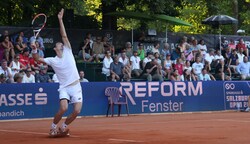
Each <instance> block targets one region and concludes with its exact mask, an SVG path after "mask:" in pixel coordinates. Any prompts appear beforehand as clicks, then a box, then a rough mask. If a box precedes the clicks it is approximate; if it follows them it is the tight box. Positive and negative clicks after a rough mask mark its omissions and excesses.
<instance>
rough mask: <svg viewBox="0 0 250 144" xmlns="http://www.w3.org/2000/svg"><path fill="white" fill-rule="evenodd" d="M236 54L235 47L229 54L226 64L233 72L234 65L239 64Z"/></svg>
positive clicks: (234, 69)
mask: <svg viewBox="0 0 250 144" xmlns="http://www.w3.org/2000/svg"><path fill="white" fill-rule="evenodd" d="M238 59H239V58H238V55H237V51H236V49H233V52H232V54H231V56H230V57H229V62H228V66H229V68H231V69H232V71H233V73H236V67H237V65H238V64H239V61H238Z"/></svg>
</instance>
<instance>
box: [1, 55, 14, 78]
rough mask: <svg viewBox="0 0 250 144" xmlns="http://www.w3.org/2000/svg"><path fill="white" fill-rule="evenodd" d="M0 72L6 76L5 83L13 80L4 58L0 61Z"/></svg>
mask: <svg viewBox="0 0 250 144" xmlns="http://www.w3.org/2000/svg"><path fill="white" fill-rule="evenodd" d="M0 74H4V75H5V76H6V78H7V80H6V82H7V83H12V82H13V81H14V80H13V76H12V74H11V69H10V68H9V67H8V66H7V61H6V60H5V59H3V60H2V61H1V67H0Z"/></svg>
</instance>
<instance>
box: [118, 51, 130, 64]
mask: <svg viewBox="0 0 250 144" xmlns="http://www.w3.org/2000/svg"><path fill="white" fill-rule="evenodd" d="M119 62H121V63H122V64H123V65H124V66H127V65H128V66H129V65H130V63H129V59H128V58H127V56H126V52H122V53H121V56H120V57H119Z"/></svg>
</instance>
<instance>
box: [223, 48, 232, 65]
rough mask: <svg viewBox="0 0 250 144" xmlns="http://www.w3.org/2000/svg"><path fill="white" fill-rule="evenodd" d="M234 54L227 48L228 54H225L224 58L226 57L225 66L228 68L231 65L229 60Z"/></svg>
mask: <svg viewBox="0 0 250 144" xmlns="http://www.w3.org/2000/svg"><path fill="white" fill-rule="evenodd" d="M231 55H232V53H231V52H230V49H229V48H227V49H226V52H225V53H224V55H223V57H224V61H225V64H226V65H227V66H228V64H229V59H230V57H231Z"/></svg>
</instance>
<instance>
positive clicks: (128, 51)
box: [125, 42, 133, 59]
mask: <svg viewBox="0 0 250 144" xmlns="http://www.w3.org/2000/svg"><path fill="white" fill-rule="evenodd" d="M125 49H126V56H127V57H128V59H130V57H131V56H133V49H132V44H131V42H126V45H125Z"/></svg>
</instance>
